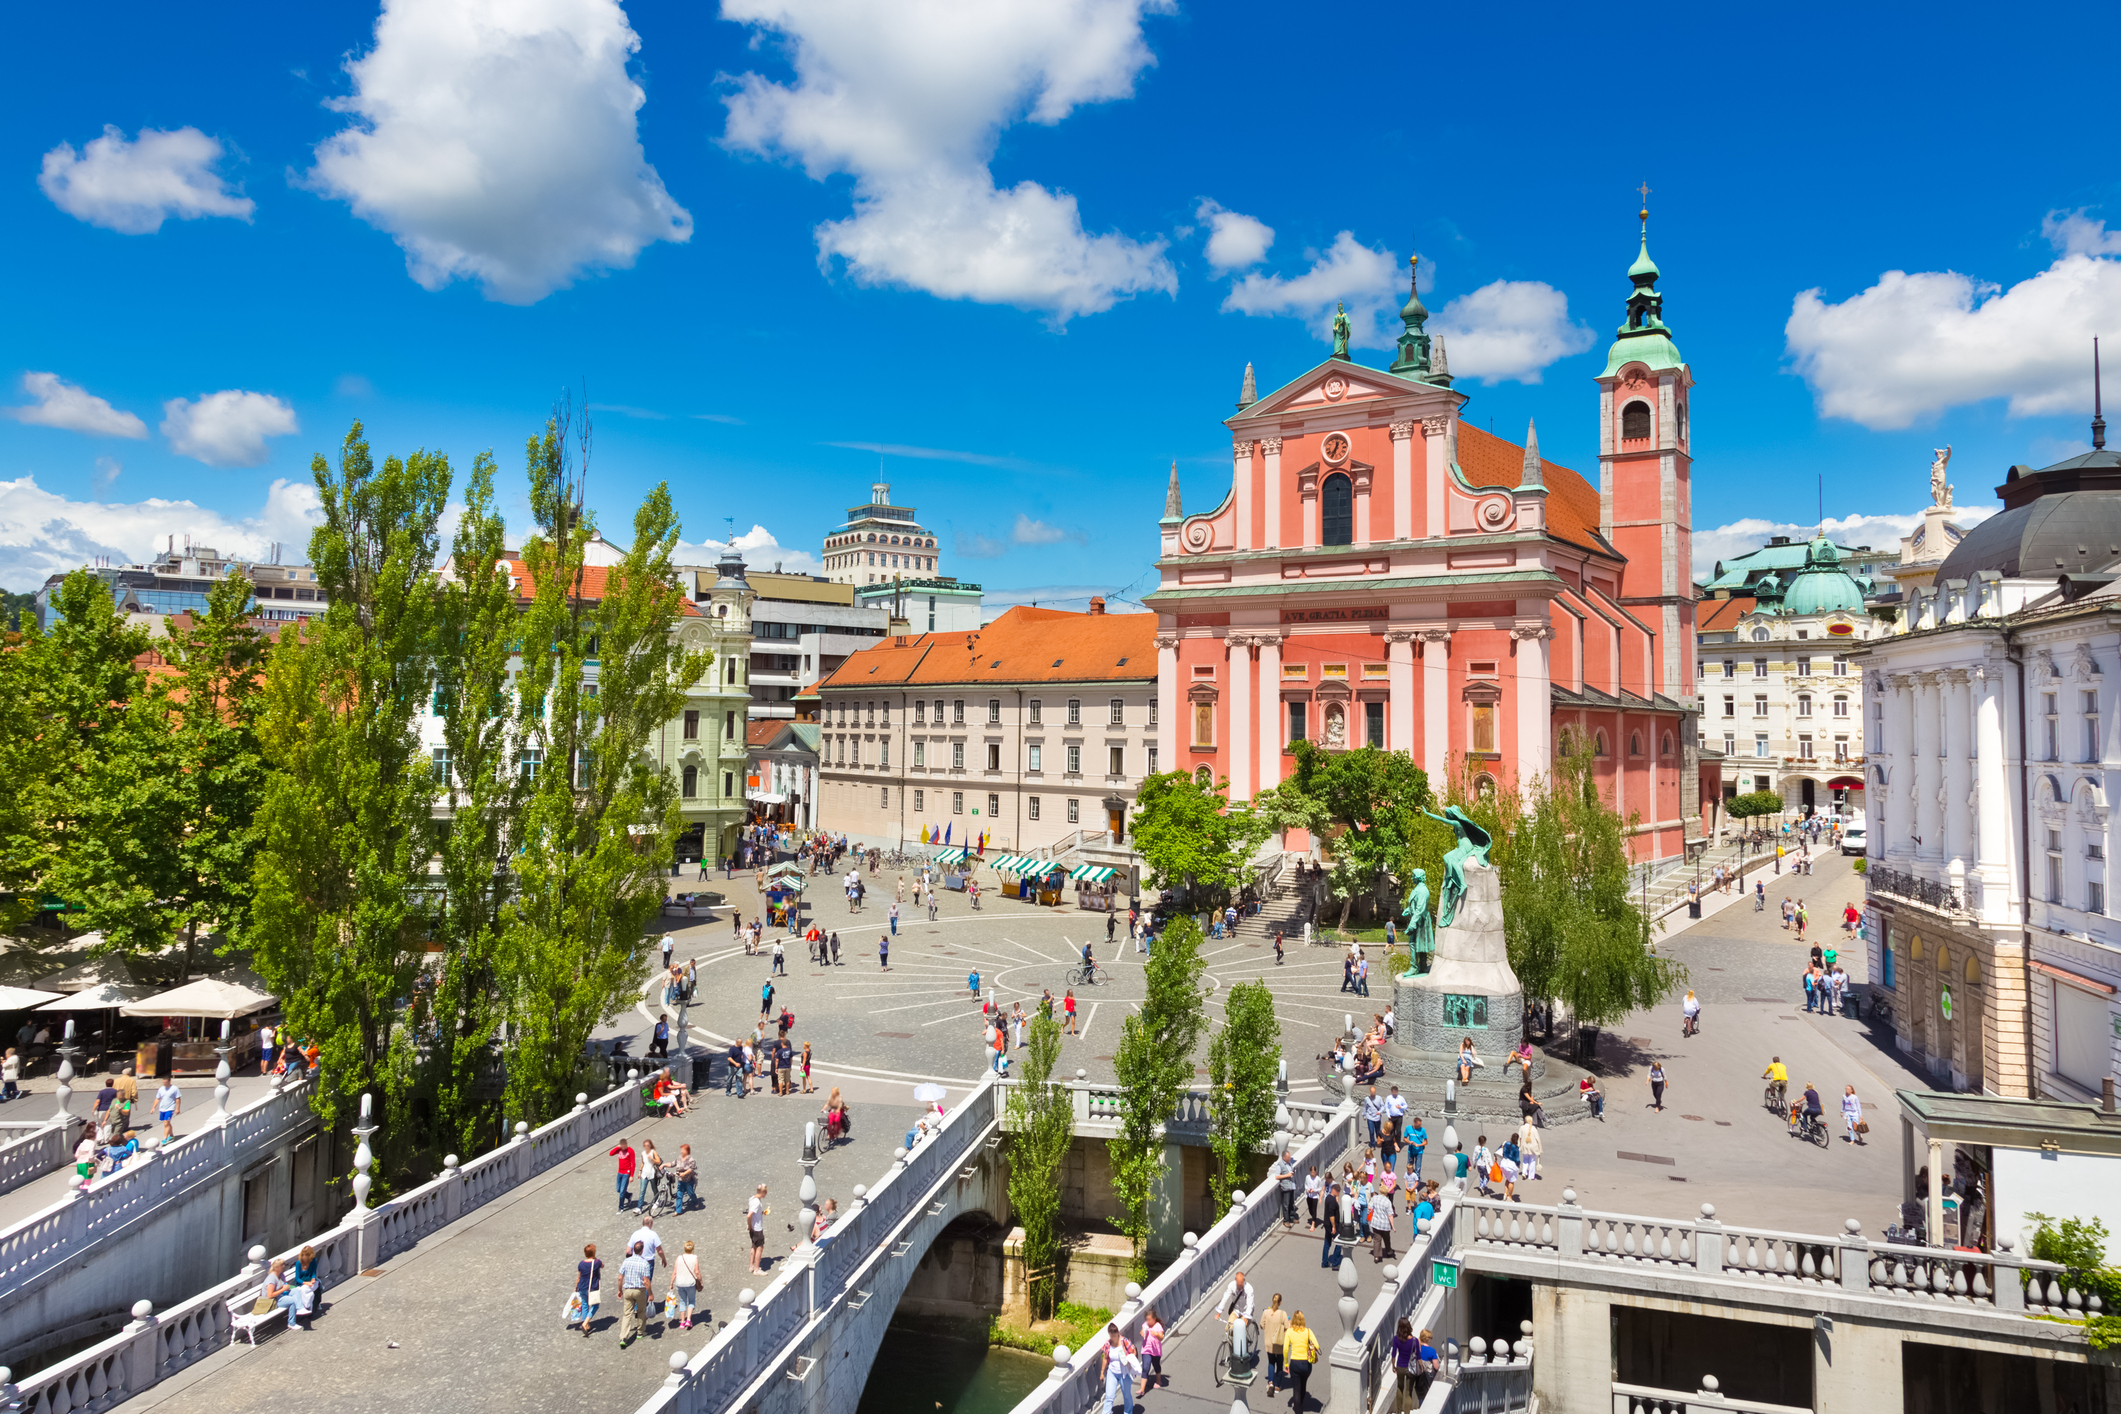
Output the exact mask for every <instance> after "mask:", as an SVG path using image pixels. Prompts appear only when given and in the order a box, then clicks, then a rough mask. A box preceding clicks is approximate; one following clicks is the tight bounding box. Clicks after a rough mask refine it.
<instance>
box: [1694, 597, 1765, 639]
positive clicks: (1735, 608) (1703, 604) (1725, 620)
mask: <svg viewBox="0 0 2121 1414" xmlns="http://www.w3.org/2000/svg"><path fill="white" fill-rule="evenodd" d="M1759 602H1760V601H1759V600H1758V599H1754V598H1751V597H1742V596H1734V597H1732V598H1729V599H1702V600H1699V601H1697V602H1696V603H1695V605H1694V614H1695V619H1694V628H1695V630H1696V631H1697V632H1699V633H1716V632H1719V631H1721V630H1723V629H1731V628H1736V627H1737V626H1738V621H1739V620H1740V619H1742V618H1744V617H1745V616H1746V615H1747V614H1750V613H1752V612H1753V606H1754V605H1755V604H1757V603H1759Z"/></svg>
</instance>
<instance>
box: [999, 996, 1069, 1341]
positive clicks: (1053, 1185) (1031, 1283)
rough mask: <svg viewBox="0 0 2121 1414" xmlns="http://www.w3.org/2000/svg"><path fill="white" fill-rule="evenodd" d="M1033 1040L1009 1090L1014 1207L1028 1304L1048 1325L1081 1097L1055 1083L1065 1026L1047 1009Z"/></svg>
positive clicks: (1036, 1022)
mask: <svg viewBox="0 0 2121 1414" xmlns="http://www.w3.org/2000/svg"><path fill="white" fill-rule="evenodd" d="M1027 1039H1028V1042H1029V1044H1028V1045H1027V1046H1026V1047H1025V1049H1024V1069H1023V1074H1022V1076H1021V1078H1020V1079H1019V1080H1018V1082H1017V1083H1016V1084H1015V1085H1012V1086H1010V1087H1009V1126H1010V1129H1011V1130H1012V1131H1013V1132H1012V1133H1011V1135H1010V1139H1009V1209H1010V1211H1011V1212H1012V1213H1013V1214H1015V1217H1016V1221H1017V1225H1018V1226H1019V1227H1021V1228H1023V1230H1024V1277H1025V1301H1026V1303H1027V1304H1028V1305H1029V1307H1030V1311H1031V1319H1032V1320H1034V1321H1043V1320H1045V1319H1047V1318H1048V1317H1050V1316H1051V1315H1052V1314H1053V1311H1054V1306H1055V1304H1056V1303H1057V1301H1058V1300H1059V1297H1060V1273H1059V1263H1060V1247H1061V1240H1060V1238H1061V1231H1060V1205H1061V1182H1060V1168H1061V1165H1062V1164H1063V1163H1064V1162H1066V1160H1067V1157H1068V1146H1069V1144H1070V1143H1071V1142H1072V1141H1073V1140H1074V1138H1075V1096H1074V1095H1073V1094H1072V1093H1071V1092H1070V1091H1069V1089H1068V1087H1067V1086H1066V1085H1063V1084H1060V1083H1058V1082H1057V1081H1055V1080H1054V1079H1053V1067H1054V1065H1055V1063H1057V1062H1058V1061H1059V1060H1060V1053H1061V1032H1060V1023H1059V1022H1057V1021H1055V1020H1054V1019H1053V1018H1052V1016H1051V1015H1049V1014H1048V1013H1046V1012H1045V1011H1043V1010H1041V1011H1040V1012H1038V1013H1037V1014H1036V1015H1034V1016H1033V1017H1032V1018H1031V1032H1030V1035H1029V1037H1028V1038H1027Z"/></svg>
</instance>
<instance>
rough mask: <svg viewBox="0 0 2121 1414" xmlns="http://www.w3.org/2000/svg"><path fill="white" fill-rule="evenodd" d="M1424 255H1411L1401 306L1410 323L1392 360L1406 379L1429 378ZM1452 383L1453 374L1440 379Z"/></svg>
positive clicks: (1404, 320)
mask: <svg viewBox="0 0 2121 1414" xmlns="http://www.w3.org/2000/svg"><path fill="white" fill-rule="evenodd" d="M1420 287H1421V257H1420V256H1419V255H1410V256H1408V257H1407V302H1406V303H1405V304H1403V305H1401V306H1400V307H1399V319H1400V322H1401V323H1402V324H1404V325H1406V326H1407V330H1406V332H1405V333H1404V334H1401V335H1400V336H1399V357H1398V358H1397V359H1394V360H1393V362H1392V370H1391V371H1392V372H1394V373H1397V374H1398V375H1399V376H1400V377H1402V378H1416V379H1424V380H1426V379H1428V378H1429V376H1430V373H1431V371H1432V370H1431V369H1430V366H1429V335H1428V332H1427V331H1426V330H1425V329H1424V328H1423V327H1422V326H1423V325H1425V324H1427V323H1428V322H1429V307H1428V306H1427V305H1425V304H1423V303H1422V302H1421V288H1420ZM1438 381H1441V382H1443V383H1445V384H1446V385H1448V384H1449V382H1450V379H1449V376H1448V375H1446V376H1445V377H1444V378H1443V379H1441V380H1438Z"/></svg>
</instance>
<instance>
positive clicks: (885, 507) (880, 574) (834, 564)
mask: <svg viewBox="0 0 2121 1414" xmlns="http://www.w3.org/2000/svg"><path fill="white" fill-rule="evenodd" d="M941 557H942V550H941V547H940V546H938V545H937V544H936V539H935V532H933V531H931V530H929V529H928V528H927V527H926V526H924V525H922V524H921V523H920V520H919V519H918V512H917V511H915V509H914V508H913V507H912V506H894V505H892V504H891V484H890V483H889V482H887V481H879V482H876V483H874V484H873V485H871V486H870V488H869V504H867V505H865V506H849V507H848V508H847V523H846V524H845V525H842V526H840V527H839V528H838V529H836V530H834V531H832V532H831V533H830V534H828V535H827V536H826V537H825V548H824V561H825V574H826V576H827V577H828V578H829V579H831V580H832V581H833V582H834V583H835V584H889V583H890V582H891V581H892V580H894V579H928V578H932V577H933V576H934V575H935V573H936V571H937V570H938V569H940V568H941V566H942V558H941Z"/></svg>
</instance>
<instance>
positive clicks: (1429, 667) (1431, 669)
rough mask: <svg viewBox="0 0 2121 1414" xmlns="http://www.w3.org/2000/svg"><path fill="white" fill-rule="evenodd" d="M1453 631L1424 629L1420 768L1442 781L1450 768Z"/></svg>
mask: <svg viewBox="0 0 2121 1414" xmlns="http://www.w3.org/2000/svg"><path fill="white" fill-rule="evenodd" d="M1450 670H1451V631H1450V630H1449V629H1447V628H1425V629H1423V630H1421V769H1422V770H1424V771H1427V772H1428V773H1429V779H1430V780H1431V781H1441V780H1443V779H1444V775H1445V773H1446V772H1447V771H1448V770H1449V769H1450V758H1451V704H1450V703H1449V702H1448V701H1446V700H1445V698H1446V697H1447V695H1448V694H1449V693H1450V690H1451V671H1450Z"/></svg>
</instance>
